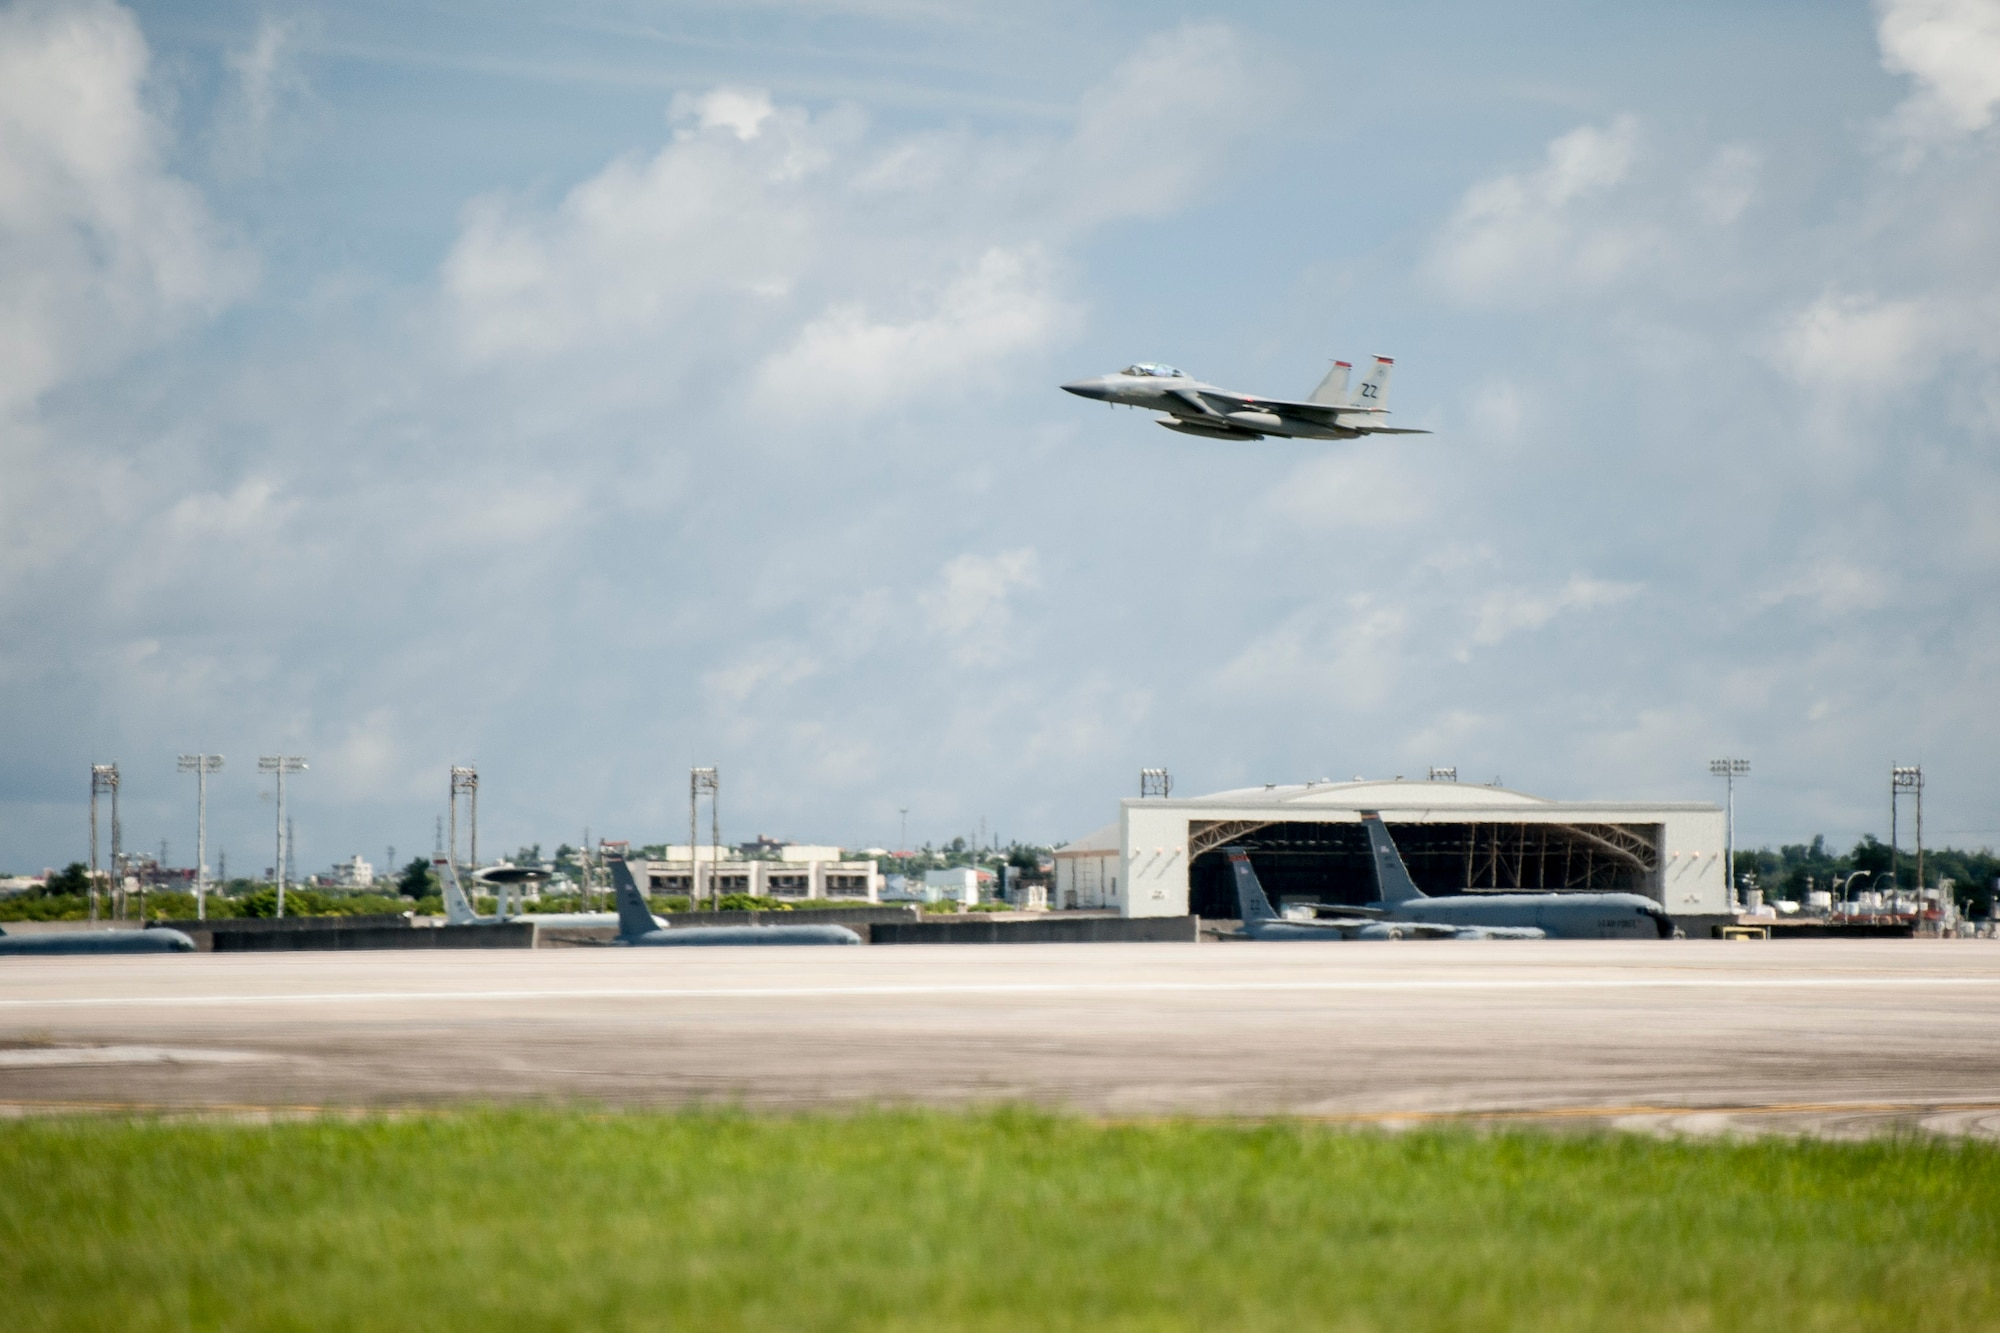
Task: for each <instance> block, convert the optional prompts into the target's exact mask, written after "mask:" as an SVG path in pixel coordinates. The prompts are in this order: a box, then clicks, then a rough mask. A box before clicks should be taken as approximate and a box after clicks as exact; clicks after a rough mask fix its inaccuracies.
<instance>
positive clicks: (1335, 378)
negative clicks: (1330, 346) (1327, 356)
mask: <svg viewBox="0 0 2000 1333" xmlns="http://www.w3.org/2000/svg"><path fill="white" fill-rule="evenodd" d="M1353 372H1354V367H1353V366H1352V365H1351V364H1349V363H1348V362H1346V361H1336V362H1334V363H1333V369H1332V370H1329V371H1327V372H1326V378H1325V379H1323V380H1321V381H1320V382H1319V387H1318V388H1317V389H1314V390H1313V391H1312V396H1311V397H1310V398H1307V399H1306V401H1307V402H1309V403H1319V404H1321V405H1323V406H1326V407H1345V406H1347V377H1348V376H1349V375H1350V374H1352V373H1353Z"/></svg>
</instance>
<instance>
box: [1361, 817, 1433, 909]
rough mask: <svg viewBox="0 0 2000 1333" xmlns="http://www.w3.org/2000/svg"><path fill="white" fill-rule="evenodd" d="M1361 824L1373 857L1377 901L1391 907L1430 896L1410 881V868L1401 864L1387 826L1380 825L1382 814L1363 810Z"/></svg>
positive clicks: (1401, 857) (1401, 860)
mask: <svg viewBox="0 0 2000 1333" xmlns="http://www.w3.org/2000/svg"><path fill="white" fill-rule="evenodd" d="M1361 825H1362V827H1363V828H1365V829H1367V830H1368V850H1369V851H1371V852H1373V853H1374V854H1375V855H1374V861H1375V898H1376V901H1378V902H1381V903H1384V904H1386V905H1388V906H1391V907H1394V906H1397V905H1398V904H1401V903H1407V902H1411V901H1413V900H1414V899H1417V898H1426V897H1429V896H1430V895H1428V894H1426V893H1425V892H1424V891H1423V890H1422V889H1420V888H1418V887H1417V884H1416V881H1415V880H1413V879H1411V878H1410V869H1409V867H1408V866H1406V865H1404V864H1403V854H1402V853H1401V852H1399V851H1397V850H1396V840H1395V839H1394V838H1392V837H1390V836H1389V826H1388V825H1387V824H1384V823H1383V822H1382V815H1381V812H1380V811H1377V810H1363V811H1362V812H1361Z"/></svg>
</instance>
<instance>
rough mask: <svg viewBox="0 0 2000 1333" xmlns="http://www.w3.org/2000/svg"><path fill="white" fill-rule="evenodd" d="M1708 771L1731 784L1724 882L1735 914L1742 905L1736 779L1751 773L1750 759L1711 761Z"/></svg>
mask: <svg viewBox="0 0 2000 1333" xmlns="http://www.w3.org/2000/svg"><path fill="white" fill-rule="evenodd" d="M1708 771H1709V772H1710V773H1712V774H1714V775H1715V776H1716V777H1719V778H1721V779H1723V780H1724V781H1725V782H1726V783H1728V784H1729V815H1728V820H1727V822H1726V823H1725V824H1724V826H1723V827H1724V829H1725V833H1724V835H1723V837H1724V849H1723V853H1722V855H1723V858H1724V860H1723V869H1722V882H1723V884H1724V885H1725V886H1726V887H1727V889H1728V891H1729V896H1728V899H1727V902H1728V905H1729V910H1730V911H1732V912H1734V911H1736V910H1737V909H1738V908H1739V907H1740V906H1741V905H1742V904H1741V901H1740V900H1739V899H1738V898H1737V896H1736V779H1737V778H1739V777H1741V776H1743V775H1744V774H1746V773H1748V772H1749V771H1750V761H1749V760H1748V759H1711V760H1709V761H1708Z"/></svg>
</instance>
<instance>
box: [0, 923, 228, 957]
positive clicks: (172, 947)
mask: <svg viewBox="0 0 2000 1333" xmlns="http://www.w3.org/2000/svg"><path fill="white" fill-rule="evenodd" d="M193 952H194V941H193V940H191V939H189V938H188V937H187V936H185V935H183V934H181V932H179V931H178V930H164V929H162V930H58V931H50V932H49V933H48V934H46V935H9V934H8V933H7V932H6V931H4V930H0V954H38V955H41V956H43V957H47V956H49V955H51V954H112V953H122V954H133V953H193Z"/></svg>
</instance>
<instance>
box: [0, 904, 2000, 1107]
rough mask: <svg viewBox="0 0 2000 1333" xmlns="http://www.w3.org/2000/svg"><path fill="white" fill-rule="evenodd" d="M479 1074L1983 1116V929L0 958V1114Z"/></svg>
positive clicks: (780, 1103) (713, 1088) (329, 1091)
mask: <svg viewBox="0 0 2000 1333" xmlns="http://www.w3.org/2000/svg"><path fill="white" fill-rule="evenodd" d="M465 1099H476V1100H519V1099H531V1100H551V1101H576V1100H584V1101H590V1102H598V1103H607V1104H614V1105H674V1104H683V1103H690V1102H713V1103H731V1104H740V1105H745V1106H751V1107H764V1108H773V1109H783V1108H802V1107H823V1106H843V1105H847V1106H852V1105H859V1104H866V1103H873V1102H920V1103H929V1104H944V1105H962V1104H967V1103H992V1102H1009V1101H1024V1102H1036V1103H1043V1104H1050V1105H1060V1106H1067V1107H1072V1108H1077V1109H1081V1110H1085V1111H1089V1112H1094V1113H1100V1114H1107V1115H1114V1116H1124V1115H1152V1114H1159V1113H1168V1112H1184V1113H1192V1114H1198V1115H1238V1114H1256V1113H1268V1112H1291V1113H1296V1114H1302V1115H1309V1116H1322V1117H1329V1118H1333V1119H1341V1120H1354V1121H1361V1122H1380V1123H1387V1124H1406V1123H1421V1122H1423V1121H1425V1120H1428V1119H1431V1118H1435V1117H1442V1116H1465V1115H1470V1116H1476V1117H1488V1118H1493V1119H1501V1120H1523V1121H1531V1122H1532V1121H1540V1122H1551V1123H1571V1122H1575V1123H1586V1124H1591V1123H1610V1124H1616V1125H1621V1126H1627V1127H1632V1128H1641V1129H1646V1128H1652V1129H1660V1130H1666V1131H1672V1132H1689V1133H1699V1132H1710V1131H1722V1130H1735V1129H1745V1130H1753V1131H1754V1130H1780V1131H1804V1132H1812V1133H1820V1134H1828V1135H1848V1134H1868V1133H1876V1132H1881V1131H1883V1130H1884V1129H1888V1128H1894V1127H1919V1128H1923V1129H1928V1130H1933V1131H1937V1132H1943V1133H1954V1134H1972V1135H1978V1136H1982V1137H2000V944H1996V943H1994V942H1991V941H1983V940H1977V941H1946V940H1941V941H1928V940H1916V941H1911V940H1879V941H1878V940H1869V941H1848V940H1801V941H1787V942H1782V943H1735V942H1723V941H1706V940H1687V941H1660V942H1652V941H1646V942H1632V943H1623V942H1620V943H1585V942H1561V941H1535V942H1507V943H1456V942H1435V943H1431V942H1425V943H1419V942H1401V943H1377V944H1367V943H1348V944H1229V945H1220V944H1194V945H1163V944H1137V945H1120V944H1111V945H1082V944H1077V945H998V946H983V947H982V946H950V945H943V946H928V947H907V946H904V947H882V948H866V949H714V950H707V949H698V950H689V949H672V950H658V951H654V950H612V949H603V950H594V949H565V950H547V951H539V950H538V951H522V952H478V953H464V954H439V953H421V954H405V953H397V954H388V953H378V954H369V953H288V954H238V955H231V954H185V955H171V956H164V957H142V958H105V959H92V958H45V959H43V958H8V959H4V960H0V1111H7V1110H12V1111H13V1112H15V1113H32V1112H34V1111H37V1110H42V1109H52V1108H55V1107H61V1106H103V1105H115V1106H143V1107H157V1108H189V1109H193V1108H212V1109H225V1108H234V1109H238V1110H243V1111H254V1110H255V1109H258V1108H287V1107H328V1106H413V1105H427V1104H438V1103H445V1102H454V1101H460V1100H465Z"/></svg>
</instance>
